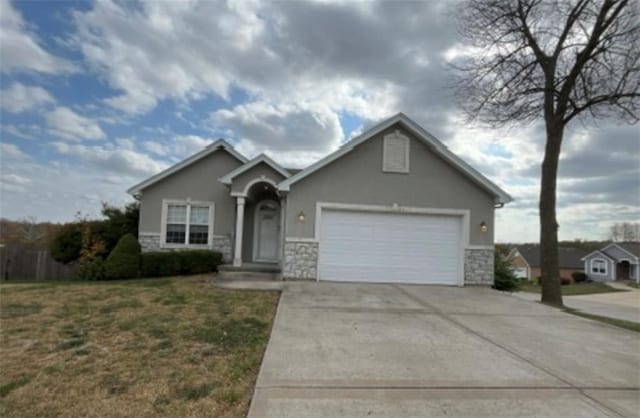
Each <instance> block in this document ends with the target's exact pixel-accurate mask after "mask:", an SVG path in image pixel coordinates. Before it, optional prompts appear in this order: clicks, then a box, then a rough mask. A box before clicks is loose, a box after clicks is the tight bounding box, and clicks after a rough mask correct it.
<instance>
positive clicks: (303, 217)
mask: <svg viewBox="0 0 640 418" xmlns="http://www.w3.org/2000/svg"><path fill="white" fill-rule="evenodd" d="M304 220H305V216H304V212H300V213H299V214H298V222H300V223H301V224H303V223H304Z"/></svg>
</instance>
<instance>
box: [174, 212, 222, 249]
mask: <svg viewBox="0 0 640 418" xmlns="http://www.w3.org/2000/svg"><path fill="white" fill-rule="evenodd" d="M164 204H165V210H164V215H163V216H165V219H163V226H164V244H170V245H196V246H203V245H208V244H209V241H210V236H211V235H212V226H213V225H212V218H213V216H212V214H213V203H203V202H169V203H168V202H164Z"/></svg>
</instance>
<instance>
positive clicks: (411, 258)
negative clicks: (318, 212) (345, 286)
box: [319, 209, 462, 285]
mask: <svg viewBox="0 0 640 418" xmlns="http://www.w3.org/2000/svg"><path fill="white" fill-rule="evenodd" d="M461 239H462V222H461V217H459V216H434V215H414V214H397V213H378V212H355V211H338V210H327V209H323V210H322V216H321V221H320V248H319V251H320V254H319V270H320V279H321V280H335V281H358V282H383V283H392V282H394V283H429V284H450V285H455V284H458V283H459V277H460V274H461V272H460V269H461V268H462V267H461V265H460V264H461V263H460V261H461V257H462V254H461V249H460V247H461Z"/></svg>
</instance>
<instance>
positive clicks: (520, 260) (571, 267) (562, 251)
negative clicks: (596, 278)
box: [507, 244, 587, 280]
mask: <svg viewBox="0 0 640 418" xmlns="http://www.w3.org/2000/svg"><path fill="white" fill-rule="evenodd" d="M586 254H587V252H586V251H584V250H581V249H580V248H564V247H560V248H559V249H558V262H559V265H560V277H566V278H569V279H570V278H571V275H572V274H573V273H576V272H582V271H583V267H584V263H583V262H582V257H584V256H585V255H586ZM507 261H508V262H509V264H511V267H513V270H514V272H515V274H516V276H517V277H520V278H522V279H527V280H536V279H537V278H538V277H540V245H539V244H524V245H518V246H516V247H514V248H512V249H511V251H510V252H509V254H508V255H507Z"/></svg>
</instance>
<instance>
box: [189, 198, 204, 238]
mask: <svg viewBox="0 0 640 418" xmlns="http://www.w3.org/2000/svg"><path fill="white" fill-rule="evenodd" d="M208 242H209V206H191V216H190V218H189V244H207V243H208Z"/></svg>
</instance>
